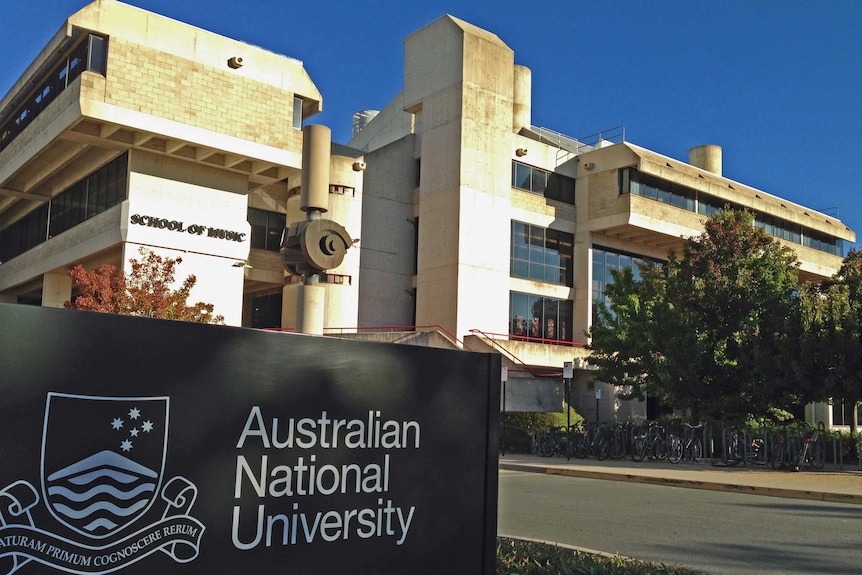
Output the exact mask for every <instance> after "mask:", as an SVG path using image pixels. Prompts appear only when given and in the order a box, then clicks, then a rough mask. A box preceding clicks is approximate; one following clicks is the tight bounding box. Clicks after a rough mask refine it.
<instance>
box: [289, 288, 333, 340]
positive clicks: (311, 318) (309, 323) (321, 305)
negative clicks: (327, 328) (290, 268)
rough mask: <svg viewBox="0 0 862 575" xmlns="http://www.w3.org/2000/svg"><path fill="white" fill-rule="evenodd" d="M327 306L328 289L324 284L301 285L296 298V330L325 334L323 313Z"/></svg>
mask: <svg viewBox="0 0 862 575" xmlns="http://www.w3.org/2000/svg"><path fill="white" fill-rule="evenodd" d="M325 306H326V289H325V288H324V286H322V285H317V284H304V285H301V286H299V290H298V293H297V298H296V331H297V332H298V333H310V334H314V335H323V315H324V311H325Z"/></svg>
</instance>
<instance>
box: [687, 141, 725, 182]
mask: <svg viewBox="0 0 862 575" xmlns="http://www.w3.org/2000/svg"><path fill="white" fill-rule="evenodd" d="M688 163H689V164H691V165H692V166H694V167H695V168H700V169H701V170H706V171H707V172H712V173H713V174H716V175H718V176H720V175H721V146H717V145H715V144H706V145H704V146H697V147H694V148H692V149H690V150H689V151H688Z"/></svg>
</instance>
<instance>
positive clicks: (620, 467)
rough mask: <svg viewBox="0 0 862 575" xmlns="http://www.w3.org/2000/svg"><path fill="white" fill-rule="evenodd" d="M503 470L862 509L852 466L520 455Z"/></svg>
mask: <svg viewBox="0 0 862 575" xmlns="http://www.w3.org/2000/svg"><path fill="white" fill-rule="evenodd" d="M499 469H501V470H509V471H528V472H533V473H546V474H551V475H565V476H569V477H584V478H589V479H605V480H612V481H632V482H637V483H650V484H655V485H667V486H672V487H685V488H690V489H710V490H713V491H728V492H735V493H748V494H751V495H768V496H772V497H789V498H794V499H813V500H817V501H830V502H833V503H851V504H854V505H862V471H859V470H858V468H856V467H855V466H848V465H845V466H844V468H843V469H842V470H838V469H832V468H830V467H828V466H827V468H826V469H824V470H822V471H810V470H805V471H798V472H792V471H788V470H784V469H782V470H773V469H772V468H771V467H769V466H759V465H753V466H743V465H738V466H734V467H714V466H712V465H711V464H710V462H709V461H705V462H702V463H685V462H681V463H678V464H676V465H674V464H672V463H668V462H666V461H664V462H662V461H650V460H645V461H643V462H640V463H638V462H634V461H632V460H631V459H620V460H605V461H597V460H596V459H576V458H574V457H573V458H571V459H570V460H567V459H566V458H565V457H559V456H554V457H538V456H535V455H526V454H520V453H514V454H506V455H500V456H499Z"/></svg>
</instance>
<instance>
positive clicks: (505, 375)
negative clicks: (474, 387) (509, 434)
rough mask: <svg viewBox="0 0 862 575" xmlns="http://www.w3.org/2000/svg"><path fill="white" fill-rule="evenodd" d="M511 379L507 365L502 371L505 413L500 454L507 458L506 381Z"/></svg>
mask: <svg viewBox="0 0 862 575" xmlns="http://www.w3.org/2000/svg"><path fill="white" fill-rule="evenodd" d="M507 379H509V368H508V367H506V366H505V365H504V366H503V367H502V368H501V369H500V382H501V383H502V384H503V394H502V395H503V411H502V417H500V420H501V424H500V425H501V430H500V452H501V453H502V455H503V457H505V456H506V380H507Z"/></svg>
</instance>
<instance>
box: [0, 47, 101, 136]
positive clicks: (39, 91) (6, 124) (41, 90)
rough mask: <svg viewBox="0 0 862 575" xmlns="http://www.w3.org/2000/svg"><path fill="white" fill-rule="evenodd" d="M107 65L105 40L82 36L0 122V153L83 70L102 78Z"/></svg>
mask: <svg viewBox="0 0 862 575" xmlns="http://www.w3.org/2000/svg"><path fill="white" fill-rule="evenodd" d="M107 62H108V40H107V38H105V37H103V36H98V35H96V34H88V35H86V36H85V37H84V38H83V39H82V40H81V41H80V42H79V43H77V44H76V45H75V46H74V47H73V48H72V50H70V52H69V53H67V54H66V55H65V56H64V57H63V58H62V59H61V60H60V61H59V62H58V63H57V65H56V66H54V68H51V69H50V70H49V71H48V72H47V73H46V74H45V75H44V76H42V77H41V78H38V79H37V80H36V86H37V87H36V89H35V90H33V92H31V93H30V95H29V96H27V97H26V98H25V100H24V102H23V103H22V104H21V105H20V106H19V107H18V108H17V109H16V110H15V111H14V112H13V113H12V115H11V116H9V117H7V118H4V119H2V120H0V122H2V123H0V152H2V151H3V150H4V149H5V148H6V146H8V145H9V144H10V143H11V142H12V140H14V139H15V138H16V137H17V136H18V134H20V133H21V132H23V131H24V129H25V128H26V127H27V126H28V125H30V122H32V121H33V120H34V119H35V118H36V116H38V115H39V114H40V113H41V112H42V110H44V109H45V108H46V107H47V106H48V104H50V103H51V102H52V101H54V99H55V98H56V97H57V95H58V94H59V93H60V92H62V91H63V90H65V89H66V88H67V87H68V86H69V84H70V83H71V82H72V81H73V80H75V78H77V77H78V76H80V75H81V72H83V71H84V70H89V71H91V72H96V73H97V74H101V75H102V76H104V75H105V73H106V71H107Z"/></svg>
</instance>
